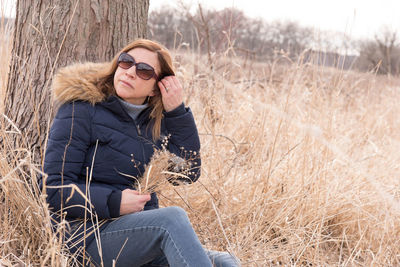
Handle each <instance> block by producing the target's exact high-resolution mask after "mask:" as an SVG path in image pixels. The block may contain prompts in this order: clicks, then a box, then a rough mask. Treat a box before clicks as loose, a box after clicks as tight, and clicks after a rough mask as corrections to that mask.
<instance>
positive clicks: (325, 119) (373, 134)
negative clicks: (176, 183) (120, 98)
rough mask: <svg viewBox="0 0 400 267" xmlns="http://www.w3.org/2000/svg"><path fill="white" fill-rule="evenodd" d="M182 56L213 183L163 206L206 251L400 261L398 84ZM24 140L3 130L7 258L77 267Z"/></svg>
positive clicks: (335, 261) (252, 262)
mask: <svg viewBox="0 0 400 267" xmlns="http://www.w3.org/2000/svg"><path fill="white" fill-rule="evenodd" d="M175 54H176V56H177V58H178V61H179V66H178V75H179V76H180V78H181V80H182V81H183V83H184V87H185V90H186V96H185V103H186V104H187V105H189V106H190V107H191V108H192V110H193V113H194V115H195V117H196V121H197V124H198V129H199V133H200V137H201V143H202V150H201V155H202V162H203V164H202V176H201V178H200V180H199V181H198V182H197V183H195V184H192V185H186V186H180V187H174V188H173V189H169V190H166V191H164V192H162V194H161V196H160V202H161V203H162V205H164V206H168V205H180V206H182V207H184V208H185V209H186V210H187V212H188V213H189V216H190V217H191V221H192V223H193V225H194V227H195V229H196V231H197V233H198V234H199V236H200V239H201V240H202V242H203V243H204V244H205V246H207V247H208V248H211V249H218V250H228V251H230V252H231V253H233V254H235V255H236V256H238V257H239V258H240V259H241V261H242V263H243V266H278V265H285V266H290V265H293V266H297V265H304V266H327V265H334V266H366V265H367V266H368V265H369V266H371V265H372V266H395V265H399V264H400V258H399V255H400V246H399V245H400V244H399V241H398V236H399V232H400V220H399V215H400V205H399V196H400V187H399V186H400V180H399V179H398V173H399V168H400V164H399V162H400V154H399V153H398V151H399V149H400V119H399V116H398V115H397V114H399V112H400V110H399V109H400V107H399V105H398V100H399V99H400V81H399V80H398V79H395V78H387V77H379V76H375V75H374V74H362V73H356V72H352V71H341V70H337V69H328V68H323V67H317V66H313V65H310V64H302V63H299V62H288V61H287V60H286V59H284V58H282V59H280V61H279V62H274V63H272V64H267V63H260V62H249V61H247V62H246V64H244V62H243V61H242V60H241V59H239V58H235V57H228V56H227V55H220V56H215V57H214V58H213V63H212V64H213V67H212V68H209V66H206V64H204V62H207V59H206V56H203V55H198V54H195V53H184V52H182V51H177V52H176V53H175ZM1 75H4V72H3V70H1ZM2 77H3V76H2ZM16 132H18V131H17V130H16V129H15V128H14V127H13V126H12V123H10V122H4V123H3V124H2V128H1V137H2V138H3V139H2V140H3V145H2V146H1V148H2V150H1V151H0V163H1V166H0V171H1V173H0V175H1V177H2V179H1V180H0V186H1V191H0V192H1V199H2V202H1V206H0V208H1V214H2V216H1V221H0V227H1V229H0V247H1V249H0V251H1V252H0V253H1V254H0V261H1V263H2V264H3V265H6V264H11V263H12V264H18V262H23V263H24V264H28V265H29V264H31V265H47V266H53V264H54V263H57V264H59V265H60V266H63V265H66V264H69V265H70V264H72V263H74V262H73V260H72V259H70V258H67V257H68V256H67V254H66V253H65V251H63V249H62V246H61V244H60V243H59V241H58V239H57V237H56V236H55V235H54V233H52V232H51V229H50V227H49V220H50V218H49V214H48V211H47V209H46V204H45V203H44V201H43V198H42V197H41V196H40V195H39V193H38V192H37V188H35V187H34V184H31V183H29V182H27V180H28V179H32V181H35V179H36V178H35V177H36V176H37V173H38V169H39V166H34V165H33V164H32V163H31V161H30V152H29V151H27V150H26V148H23V147H20V148H17V147H14V146H13V142H12V134H17V133H16ZM3 214H4V216H3Z"/></svg>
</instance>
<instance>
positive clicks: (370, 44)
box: [358, 27, 400, 75]
mask: <svg viewBox="0 0 400 267" xmlns="http://www.w3.org/2000/svg"><path fill="white" fill-rule="evenodd" d="M358 66H359V67H360V68H361V69H363V70H372V69H375V68H376V70H377V72H378V73H380V74H392V75H398V74H400V38H399V35H398V32H397V31H394V30H390V29H389V28H388V27H385V28H384V29H383V31H382V32H381V33H380V34H377V35H375V39H374V40H372V41H363V42H361V44H360V58H359V62H358Z"/></svg>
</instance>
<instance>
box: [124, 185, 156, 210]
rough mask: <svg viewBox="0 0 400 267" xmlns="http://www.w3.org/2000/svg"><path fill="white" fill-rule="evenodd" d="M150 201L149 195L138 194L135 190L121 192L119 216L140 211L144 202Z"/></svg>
mask: <svg viewBox="0 0 400 267" xmlns="http://www.w3.org/2000/svg"><path fill="white" fill-rule="evenodd" d="M150 199H151V196H150V194H142V195H141V194H140V193H139V192H138V191H136V190H132V189H125V190H123V191H122V195H121V207H120V209H119V214H120V215H121V216H122V215H125V214H129V213H134V212H138V211H142V210H143V208H144V205H146V202H147V201H149V200H150Z"/></svg>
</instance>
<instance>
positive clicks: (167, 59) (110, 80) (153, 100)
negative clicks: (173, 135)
mask: <svg viewBox="0 0 400 267" xmlns="http://www.w3.org/2000/svg"><path fill="white" fill-rule="evenodd" d="M134 48H144V49H147V50H149V51H151V52H154V53H156V54H157V57H158V62H159V64H160V68H161V69H160V74H159V75H158V77H159V78H158V79H159V80H161V79H162V78H164V77H165V76H170V75H175V71H174V67H173V64H172V57H171V54H170V52H169V51H168V49H167V48H165V47H164V46H163V45H161V44H159V43H157V42H155V41H151V40H147V39H138V40H135V41H133V42H131V43H129V44H128V45H127V46H125V47H124V48H122V49H121V51H119V52H118V53H117V55H116V56H115V57H114V59H113V60H112V61H111V62H110V63H111V65H110V68H109V69H108V70H106V72H105V73H104V74H103V75H102V77H101V78H100V79H99V80H98V83H97V86H98V87H99V88H100V89H101V90H102V92H103V93H104V94H105V95H107V96H109V95H115V94H116V92H115V88H114V74H115V71H116V70H117V68H118V65H117V60H118V57H119V55H120V54H121V53H122V52H129V51H130V50H132V49H134ZM154 90H155V95H154V96H152V97H150V99H149V101H148V104H149V106H150V107H151V108H152V110H151V113H150V119H151V120H152V121H153V130H152V134H153V140H154V141H155V140H157V139H159V138H160V134H161V120H162V118H163V110H164V107H163V104H162V99H161V92H160V88H159V87H158V85H157V82H156V84H155V88H154Z"/></svg>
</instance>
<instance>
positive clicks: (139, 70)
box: [117, 52, 158, 80]
mask: <svg viewBox="0 0 400 267" xmlns="http://www.w3.org/2000/svg"><path fill="white" fill-rule="evenodd" d="M117 64H118V67H120V68H123V69H125V70H127V69H130V68H131V67H132V66H135V67H136V75H137V76H139V77H140V78H141V79H143V80H150V79H151V78H153V77H154V79H156V80H158V76H157V74H156V71H155V70H154V68H153V67H152V66H150V65H149V64H146V63H143V62H139V63H137V62H136V61H135V59H134V58H133V57H132V56H131V55H129V54H128V53H126V52H122V53H121V55H119V57H118V60H117Z"/></svg>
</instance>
